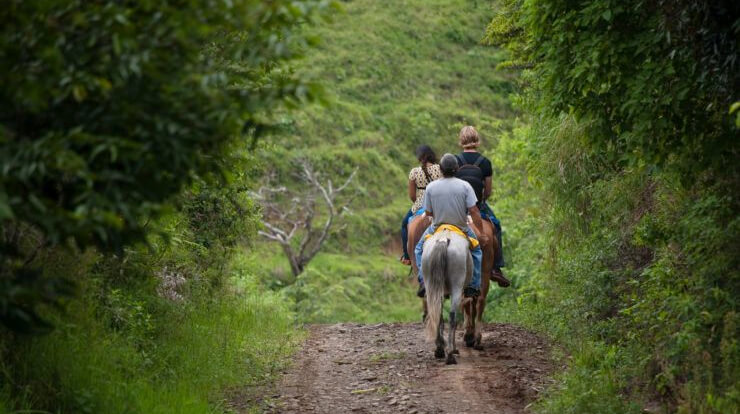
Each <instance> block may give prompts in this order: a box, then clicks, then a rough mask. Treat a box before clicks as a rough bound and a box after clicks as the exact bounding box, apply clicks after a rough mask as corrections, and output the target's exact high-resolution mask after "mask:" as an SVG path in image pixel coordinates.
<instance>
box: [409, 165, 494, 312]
mask: <svg viewBox="0 0 740 414" xmlns="http://www.w3.org/2000/svg"><path fill="white" fill-rule="evenodd" d="M439 165H440V168H441V170H442V178H441V179H439V180H436V181H434V182H432V183H429V184H428V185H427V188H426V193H425V194H424V202H423V204H422V207H423V208H424V210H425V213H424V214H426V215H428V216H431V217H432V225H431V226H429V228H427V230H426V231H425V232H424V235H423V236H422V237H421V240H419V243H418V244H417V245H416V249H415V251H414V253H415V254H416V263H418V264H419V291H418V292H417V295H418V296H419V297H423V296H424V294H425V292H426V289H425V288H424V277H423V276H422V274H423V269H422V267H423V266H421V254H422V252H423V249H424V241H425V238H426V237H425V236H426V235H428V234H433V233H434V230H435V229H436V228H437V227H438V226H439V225H441V224H451V225H453V226H456V227H458V228H459V229H460V230H462V231H464V232H465V233H466V234H467V235H468V237H470V238H472V239H476V236H475V233H473V231H472V230H471V229H470V228H469V227H468V221H467V218H468V214H470V216H471V217H472V219H473V224H475V225H476V226H479V227H482V224H483V222H482V221H481V216H480V211H479V210H478V207H477V206H476V202H477V199H476V197H475V192H474V191H473V188H472V187H471V186H470V184H468V183H467V182H466V181H463V180H461V179H459V178H455V173H456V172H457V169H458V161H457V158H456V157H455V156H454V155H452V154H445V155H444V156H443V157H442V159H441V160H440V163H439ZM481 241H482V242H483V243H487V242H488V237H487V236H485V235H482V236H481ZM470 253H471V254H472V256H473V278H472V280H471V282H470V285H468V286H467V287H466V288H465V289H464V291H463V294H464V295H465V296H466V297H477V296H478V295H480V271H481V270H480V269H481V259H482V258H483V251H482V250H481V248H480V244H476V246H475V248H471V249H470Z"/></svg>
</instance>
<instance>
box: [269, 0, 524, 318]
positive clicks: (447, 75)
mask: <svg viewBox="0 0 740 414" xmlns="http://www.w3.org/2000/svg"><path fill="white" fill-rule="evenodd" d="M344 5H345V11H344V12H343V13H340V14H338V15H337V16H335V18H334V22H333V23H332V24H328V25H324V26H323V27H320V28H318V29H315V31H314V32H312V34H315V35H317V36H318V37H320V38H321V39H322V43H321V44H320V46H319V47H318V48H317V49H316V50H312V51H311V52H310V53H309V54H308V56H306V59H305V60H304V61H303V62H302V64H301V65H300V66H299V67H298V68H297V70H299V71H306V72H307V73H308V75H309V77H311V78H313V79H315V80H316V81H318V82H320V83H322V84H323V85H325V87H326V89H327V95H328V97H329V101H330V105H329V106H328V107H323V106H318V105H316V106H313V107H310V108H308V109H307V110H305V111H301V112H300V113H296V114H293V115H290V116H288V115H285V116H284V117H283V122H284V125H285V131H284V132H283V133H282V134H280V135H279V136H277V137H275V138H273V139H272V140H271V141H272V142H274V143H275V146H269V147H268V148H267V149H266V150H265V151H263V154H262V155H261V156H260V158H262V159H264V160H267V162H268V165H272V168H273V169H274V170H275V173H276V176H277V177H279V180H280V183H281V184H284V185H289V186H290V185H296V183H295V179H294V178H293V175H292V174H293V173H294V172H295V170H294V169H295V168H296V167H295V161H296V160H297V159H299V158H302V157H306V158H309V159H310V160H311V161H312V162H313V163H314V165H317V166H318V168H319V169H322V170H324V171H326V172H327V174H329V175H332V176H346V175H347V174H348V173H349V172H350V171H351V170H353V169H354V168H358V169H359V170H358V177H357V179H356V180H355V183H354V185H355V188H356V190H357V192H358V196H357V198H356V199H355V201H354V202H353V204H352V211H353V214H352V215H350V216H348V217H347V219H346V224H347V225H346V228H344V229H342V230H338V231H336V232H335V233H334V234H333V235H332V239H331V240H330V242H329V243H328V245H327V246H326V249H325V252H326V254H325V256H323V257H318V258H317V259H316V260H315V261H314V262H313V263H311V265H310V266H309V270H308V271H307V273H306V274H305V276H302V277H301V278H300V280H299V281H298V283H296V284H295V286H293V287H292V288H291V290H292V291H294V292H295V293H296V295H297V296H296V297H297V299H298V301H299V303H298V308H299V309H300V310H303V311H305V312H303V314H304V316H305V317H306V318H307V319H308V320H321V321H327V320H341V319H346V318H349V319H357V320H376V319H385V320H388V319H409V318H411V319H416V318H417V317H418V310H417V307H418V302H417V300H416V298H415V297H413V292H414V288H413V284H412V283H407V281H409V280H410V279H407V278H406V275H407V273H408V268H407V267H404V266H401V265H399V264H398V263H397V258H398V255H399V254H400V242H399V241H398V239H399V237H400V236H399V230H398V228H399V225H400V220H401V218H402V216H403V214H404V213H405V212H406V210H407V209H408V208H409V206H410V203H409V201H408V200H407V196H406V181H407V175H408V171H409V170H410V169H411V168H412V167H414V166H415V165H416V164H417V162H416V160H415V158H414V155H413V151H414V149H415V148H416V146H418V145H420V144H429V145H431V146H432V147H433V148H434V149H435V151H437V153H438V155H441V154H443V153H445V152H457V151H458V150H459V148H458V147H457V144H456V143H457V132H458V131H459V129H460V127H461V126H463V125H465V124H473V125H475V126H476V127H477V128H478V129H479V130H480V132H481V134H482V135H483V139H484V147H483V148H484V149H485V150H486V151H487V152H488V153H489V154H491V153H492V152H493V151H494V149H495V147H496V144H497V142H498V137H499V136H500V135H501V134H502V133H503V132H505V131H507V130H509V129H510V128H511V121H510V119H511V118H512V116H513V112H512V109H511V107H510V105H509V100H508V93H509V92H510V91H511V90H512V86H511V83H510V81H509V79H507V77H506V74H504V73H501V72H496V71H494V68H495V66H496V65H497V64H498V63H499V62H500V61H501V60H502V59H503V56H502V55H501V53H500V52H499V51H498V50H496V49H494V48H491V47H487V46H482V45H480V44H479V41H480V38H481V36H482V34H483V33H484V30H485V26H486V23H487V18H488V16H489V15H490V13H489V6H488V5H487V3H485V2H473V1H465V0H433V1H428V2H424V3H423V6H424V7H421V4H420V3H419V2H412V1H394V2H378V1H373V0H359V1H351V2H347V3H344ZM258 250H259V251H258V253H257V254H259V257H260V262H262V263H265V262H269V265H265V267H266V268H270V269H271V268H275V267H277V270H275V271H274V272H273V273H272V275H273V277H274V278H275V279H276V280H277V279H280V280H281V281H282V282H285V283H292V280H291V277H290V276H288V275H289V271H288V267H287V263H286V262H285V260H283V259H282V257H280V255H281V253H280V252H279V250H278V248H277V246H276V245H269V246H268V247H260V248H259V249H258ZM270 251H274V253H270ZM339 254H345V255H339ZM265 255H272V256H276V258H275V260H273V259H269V260H265V259H264V257H265ZM350 261H351V262H352V263H343V264H342V265H337V263H338V262H350ZM283 263H284V264H285V265H284V267H281V266H283V265H282V264H283ZM320 275H324V276H320ZM324 279H327V280H331V285H332V288H333V289H339V291H340V292H338V293H337V292H334V293H332V294H330V295H327V296H322V297H321V298H322V299H318V298H313V299H311V301H312V302H316V301H320V302H321V303H320V304H319V303H312V304H311V305H310V306H307V305H305V304H302V303H303V302H304V300H302V299H301V298H302V297H303V296H305V295H304V293H301V291H302V290H306V291H312V294H314V293H315V294H317V295H318V294H320V292H319V291H316V292H313V290H314V289H315V284H317V283H318V284H321V283H322V282H319V281H318V280H324ZM364 291H367V294H368V296H363V295H361V294H360V292H364ZM402 292H403V293H402ZM356 295H359V296H361V297H359V298H358V297H356ZM388 295H390V296H388ZM362 297H365V299H364V300H363V298H362ZM382 297H395V298H396V299H394V300H391V299H389V300H388V301H387V302H388V303H386V302H384V301H381V302H382V303H376V302H375V301H376V299H377V298H382ZM306 300H308V299H306ZM399 301H400V302H399ZM345 302H347V303H345ZM390 302H393V304H392V305H391V304H390ZM348 303H352V304H353V306H347V305H348ZM324 307H328V308H331V309H328V308H327V309H323V308H324ZM319 308H321V309H319ZM341 309H344V310H341ZM389 315H390V316H389Z"/></svg>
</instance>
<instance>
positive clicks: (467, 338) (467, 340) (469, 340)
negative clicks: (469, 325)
mask: <svg viewBox="0 0 740 414" xmlns="http://www.w3.org/2000/svg"><path fill="white" fill-rule="evenodd" d="M463 340H465V346H467V347H468V348H470V347H472V346H473V344H474V343H475V337H474V336H473V334H471V333H470V334H465V336H463Z"/></svg>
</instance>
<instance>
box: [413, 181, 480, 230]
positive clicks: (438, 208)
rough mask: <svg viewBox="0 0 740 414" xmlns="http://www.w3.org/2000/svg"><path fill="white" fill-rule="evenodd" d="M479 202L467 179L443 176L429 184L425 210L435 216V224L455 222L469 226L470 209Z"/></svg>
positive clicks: (425, 197) (456, 224) (463, 226)
mask: <svg viewBox="0 0 740 414" xmlns="http://www.w3.org/2000/svg"><path fill="white" fill-rule="evenodd" d="M476 202H477V198H476V197H475V191H473V187H471V186H470V184H468V182H467V181H463V180H461V179H459V178H455V177H450V178H441V179H439V180H437V181H433V182H431V183H429V184H428V185H427V191H426V193H425V194H424V210H426V211H428V212H430V213H432V215H433V216H434V225H435V226H438V225H440V224H454V225H455V226H457V227H460V228H461V229H463V230H465V229H467V228H468V209H469V208H470V207H473V206H474V205H475V203H476Z"/></svg>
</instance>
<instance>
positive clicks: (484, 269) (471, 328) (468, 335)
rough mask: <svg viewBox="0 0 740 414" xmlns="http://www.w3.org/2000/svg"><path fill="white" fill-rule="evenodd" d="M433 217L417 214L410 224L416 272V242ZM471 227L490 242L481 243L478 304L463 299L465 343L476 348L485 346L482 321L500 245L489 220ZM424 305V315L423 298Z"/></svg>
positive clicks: (410, 247)
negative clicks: (481, 227) (478, 226)
mask: <svg viewBox="0 0 740 414" xmlns="http://www.w3.org/2000/svg"><path fill="white" fill-rule="evenodd" d="M431 222H432V219H431V217H426V216H423V215H422V216H416V217H414V218H413V219H412V220H411V221H410V222H409V225H408V229H409V239H408V251H409V256H411V266H412V268H413V270H414V274H418V273H419V268H418V264H417V263H416V255H415V254H414V250H415V249H416V244H417V243H418V242H419V239H421V235H422V234H424V231H426V229H427V227H429V225H430V224H431ZM470 228H472V229H473V231H474V232H475V235H476V236H478V238H479V239H480V236H481V232H483V233H484V234H486V235H487V236H488V240H489V241H488V243H486V244H481V248H482V249H483V261H482V263H481V284H480V288H481V289H480V290H481V294H480V296H478V299H477V303H476V306H472V305H473V303H472V300H471V299H469V298H466V299H465V300H464V301H463V310H464V312H465V337H464V339H465V345H466V346H469V347H473V348H475V349H478V350H480V349H483V346H482V345H481V339H482V335H481V323H482V319H483V310H484V309H485V307H486V296H487V295H488V290H489V288H490V281H491V271H492V270H493V261H494V258H495V257H496V256H495V254H496V252H497V250H498V248H499V246H498V240H497V239H496V237H495V236H494V232H493V225H492V224H491V222H490V221H488V220H483V229H478V228H476V227H475V226H474V225H472V224H471V225H470ZM422 306H423V311H424V316H425V317H426V315H427V303H426V300H423V299H422Z"/></svg>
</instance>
